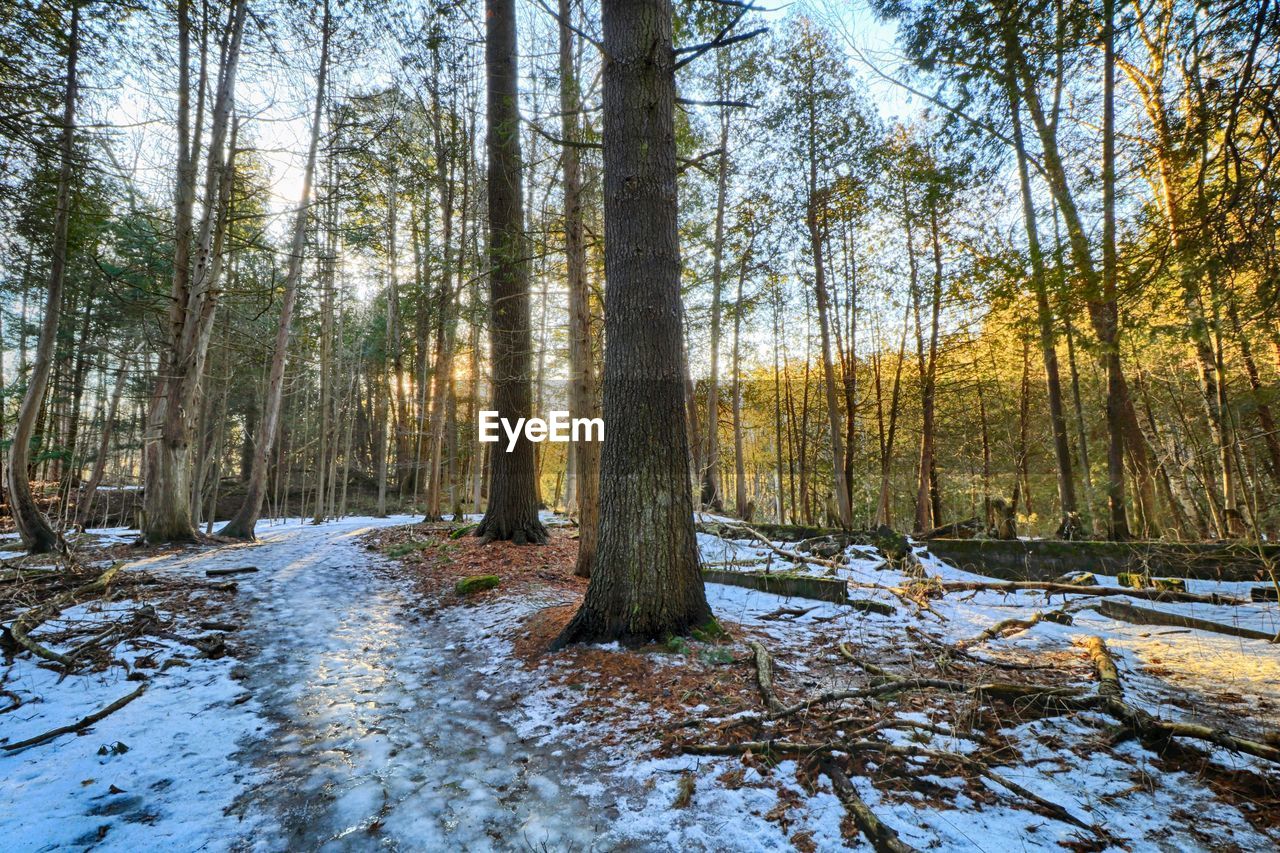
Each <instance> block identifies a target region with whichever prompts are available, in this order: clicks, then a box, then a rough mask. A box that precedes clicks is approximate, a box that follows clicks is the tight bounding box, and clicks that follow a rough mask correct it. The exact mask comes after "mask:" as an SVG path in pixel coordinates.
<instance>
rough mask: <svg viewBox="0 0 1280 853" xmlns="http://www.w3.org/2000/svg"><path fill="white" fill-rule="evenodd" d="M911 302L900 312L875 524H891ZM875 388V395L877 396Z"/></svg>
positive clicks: (882, 449) (881, 449) (881, 458)
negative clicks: (893, 481)
mask: <svg viewBox="0 0 1280 853" xmlns="http://www.w3.org/2000/svg"><path fill="white" fill-rule="evenodd" d="M910 312H911V304H910V302H909V301H908V303H907V307H906V309H905V310H904V311H903V314H902V332H901V335H900V337H899V338H898V357H897V360H896V362H895V364H894V368H893V389H892V390H891V391H890V392H889V425H888V428H887V429H886V430H885V437H884V443H883V445H882V447H881V448H880V494H879V498H878V500H877V501H876V526H877V527H879V526H881V525H891V524H893V507H892V504H891V502H890V501H891V498H892V490H891V488H890V486H891V479H890V478H891V476H892V473H893V446H894V442H895V441H896V439H897V435H898V400H899V399H900V397H901V395H902V368H903V365H904V364H906V361H907V326H908V323H909V318H910ZM878 393H879V392H878V390H877V396H878Z"/></svg>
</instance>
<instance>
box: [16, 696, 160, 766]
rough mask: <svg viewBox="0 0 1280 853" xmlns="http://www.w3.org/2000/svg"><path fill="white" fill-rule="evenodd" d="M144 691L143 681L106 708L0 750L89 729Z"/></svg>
mask: <svg viewBox="0 0 1280 853" xmlns="http://www.w3.org/2000/svg"><path fill="white" fill-rule="evenodd" d="M146 689H147V682H145V681H144V682H143V683H141V684H139V685H138V689H137V690H135V691H133V692H132V693H130V694H129V695H127V696H121V697H120V698H119V699H117V700H116V701H114V702H112V703H111V704H110V705H108V706H107V707H105V708H103V709H101V710H99V711H94V712H93V713H92V714H90V715H89V716H87V717H85V718H84V719H82V720H79V721H77V722H75V723H72V724H71V725H69V726H59V727H58V728H56V729H50V730H49V731H47V732H45V733H44V734H40V735H36V736H35V737H31V738H27V739H26V740H20V741H18V742H17V743H7V744H4V745H3V746H0V749H3V750H4V751H5V752H18V751H19V750H23V749H26V748H27V747H29V746H37V745H38V744H42V743H44V742H45V741H48V740H53V739H54V738H56V737H61V736H62V735H66V734H72V733H73V732H79V731H83V730H85V729H87V728H89V726H91V725H93V724H94V723H96V722H98V721H99V720H101V719H103V718H104V717H107V716H109V715H111V714H114V713H115V712H116V711H119V710H120V709H121V708H123V707H124V706H125V705H128V704H129V703H130V702H132V701H133V700H134V699H137V698H138V697H139V696H141V695H142V694H143V693H144V692H146Z"/></svg>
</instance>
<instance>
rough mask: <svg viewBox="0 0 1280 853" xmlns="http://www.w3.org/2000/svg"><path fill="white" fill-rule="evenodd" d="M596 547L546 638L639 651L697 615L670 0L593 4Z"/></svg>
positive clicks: (704, 610) (702, 612)
mask: <svg viewBox="0 0 1280 853" xmlns="http://www.w3.org/2000/svg"><path fill="white" fill-rule="evenodd" d="M602 17H603V20H604V48H605V53H606V55H607V56H608V57H609V60H608V61H607V62H606V63H605V66H604V166H605V180H604V184H605V193H604V213H605V250H604V251H605V281H606V290H605V340H606V341H607V342H608V345H607V347H606V350H605V368H604V420H605V423H606V424H608V428H609V434H608V437H607V440H606V441H605V443H604V448H603V452H602V456H601V468H600V539H599V543H598V549H597V552H596V566H595V569H594V571H593V572H592V574H591V583H590V584H589V585H588V587H587V593H586V597H585V598H584V600H583V603H582V607H581V609H580V610H579V611H578V613H577V615H575V616H574V618H573V620H572V621H571V622H570V623H569V625H568V626H567V627H566V628H565V630H564V633H562V634H561V635H560V637H559V638H558V639H557V641H556V645H557V646H563V645H564V644H566V643H570V642H597V641H599V642H609V641H612V640H621V641H623V642H647V641H650V640H654V639H660V638H663V637H668V636H671V635H673V634H685V633H687V632H688V631H689V630H691V629H692V628H695V627H698V626H700V625H703V624H705V623H706V622H707V621H708V620H709V619H710V618H711V609H710V607H708V606H707V600H706V594H705V592H704V591H703V587H702V574H701V572H700V571H699V568H698V547H697V539H696V535H695V533H694V528H693V502H692V499H691V495H690V493H689V487H688V479H687V476H688V468H687V465H688V459H689V453H688V444H687V434H686V431H685V430H686V422H685V400H684V395H685V390H684V380H685V376H686V368H685V365H684V363H683V361H682V358H681V341H682V339H683V313H684V309H683V306H682V304H681V301H680V241H679V234H678V231H677V221H676V144H675V120H674V113H675V88H676V87H675V56H674V52H673V50H672V46H671V29H672V11H671V3H670V0H633V1H632V2H627V3H605V4H603V6H602Z"/></svg>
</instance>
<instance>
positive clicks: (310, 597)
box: [138, 516, 600, 850]
mask: <svg viewBox="0 0 1280 853" xmlns="http://www.w3.org/2000/svg"><path fill="white" fill-rule="evenodd" d="M412 520H415V519H410V518H408V517H403V516H402V517H393V518H388V519H368V518H363V519H347V520H344V521H339V522H331V523H327V524H323V525H320V526H312V525H311V524H305V525H304V524H298V523H297V522H296V521H293V522H290V523H288V524H286V525H276V526H270V527H268V526H266V525H261V526H260V536H261V539H260V541H259V542H258V543H256V544H253V545H249V546H231V547H225V548H219V549H216V550H212V551H201V552H196V553H191V552H188V553H184V554H180V555H177V556H167V557H161V558H156V559H152V560H146V561H143V562H142V563H141V564H139V566H138V567H139V568H146V569H148V570H151V571H157V572H165V571H172V572H178V573H183V574H191V573H197V572H198V573H203V572H204V571H205V570H206V569H211V568H219V567H222V568H229V567H236V566H245V565H254V566H257V567H258V568H259V569H260V571H259V572H258V573H256V574H247V575H243V576H241V577H240V590H239V593H238V595H237V607H238V609H239V610H240V611H241V616H242V618H243V620H244V625H245V628H244V629H243V630H242V631H241V632H240V638H241V639H242V641H244V642H246V643H247V644H248V645H249V646H251V647H252V648H253V651H252V653H250V654H248V655H246V656H244V659H243V663H242V664H241V666H242V667H243V669H242V670H241V675H244V670H247V677H244V678H243V681H242V686H243V687H244V688H246V689H247V690H248V691H249V692H251V693H252V694H253V699H254V702H255V703H256V704H257V705H259V706H260V708H259V713H260V714H261V715H262V717H263V718H264V719H265V720H266V722H267V723H268V725H267V727H266V728H265V729H264V730H263V732H262V734H263V735H264V736H263V737H261V738H259V739H256V740H253V741H251V742H248V743H243V744H241V748H240V750H239V751H238V753H237V755H236V758H237V760H238V761H240V762H242V763H244V764H245V765H252V768H253V771H255V772H252V773H251V774H249V776H250V778H252V779H253V780H254V782H253V784H251V785H250V786H249V787H248V788H247V789H246V790H244V791H242V792H241V793H240V794H239V795H238V796H237V797H236V798H235V801H234V803H233V804H232V806H231V808H230V809H229V810H228V811H229V813H230V814H231V815H238V816H239V817H241V818H242V822H241V824H240V826H239V828H238V829H235V830H234V831H233V832H231V833H228V836H227V837H224V839H223V841H224V842H226V843H228V844H229V846H230V847H231V848H232V849H243V850H257V849H262V850H270V849H283V848H285V847H287V848H289V849H309V850H310V849H319V848H323V849H333V850H347V849H350V850H359V849H371V848H375V847H377V848H379V849H388V848H390V849H427V848H432V849H441V848H452V849H468V850H484V849H489V848H498V849H509V848H513V847H526V846H527V847H529V848H533V849H541V848H542V847H543V845H546V846H547V847H549V848H551V849H578V848H586V847H589V846H590V844H591V841H592V839H593V838H595V837H596V835H597V827H596V826H595V825H593V819H592V816H591V815H590V813H589V811H588V809H587V803H586V800H585V798H583V797H578V796H574V795H573V794H572V793H571V792H570V791H568V790H567V789H566V788H565V787H564V786H562V785H560V784H558V783H557V782H556V781H555V780H556V779H557V778H560V775H559V773H558V770H559V769H560V768H562V767H563V763H564V762H565V761H571V760H573V756H572V755H571V754H570V751H569V750H568V749H561V748H548V747H545V746H542V747H540V746H536V745H534V744H533V742H532V740H530V741H529V742H527V743H525V742H522V740H521V738H520V736H519V735H518V734H517V733H516V731H515V729H514V728H513V725H512V723H511V722H509V721H508V719H507V718H505V717H504V713H505V712H507V711H509V710H510V709H511V708H512V707H513V705H514V703H512V702H511V701H510V700H509V699H508V698H507V697H506V696H500V695H498V692H497V691H498V689H499V688H501V686H502V682H503V680H504V678H505V677H506V675H508V674H506V673H502V672H498V668H497V667H496V666H494V665H493V658H492V657H491V653H492V649H491V648H489V644H488V643H486V642H485V641H484V639H483V638H484V637H486V636H487V635H490V634H492V633H494V632H496V629H497V626H498V625H499V624H501V623H503V622H506V621H507V620H510V619H511V618H512V617H513V615H515V614H513V613H512V608H511V607H496V608H494V607H485V608H469V607H461V608H457V607H455V608H444V609H441V610H439V611H437V612H435V613H433V614H428V613H427V612H426V610H427V608H426V607H425V606H424V605H423V604H422V603H421V602H420V601H418V600H415V599H414V598H413V597H412V595H411V592H410V590H409V589H408V587H407V585H406V584H405V583H404V582H403V581H400V580H397V579H395V578H393V577H392V576H391V574H390V573H389V572H385V571H379V569H380V568H381V567H383V566H384V565H385V564H384V563H383V561H382V558H381V557H379V556H377V555H375V554H373V553H371V552H369V551H367V550H366V549H365V548H364V547H363V546H362V545H361V544H360V543H359V541H358V540H359V537H360V535H361V534H363V533H364V532H366V531H368V530H370V529H372V528H374V527H379V526H385V525H392V524H405V523H407V522H410V521H412ZM530 606H535V605H532V604H531V605H530ZM481 623H483V624H481ZM522 675H523V673H521V674H520V675H516V676H515V677H516V678H519V677H521V676H522ZM510 692H514V691H510ZM599 822H600V818H599V817H596V818H595V820H594V823H595V824H598V823H599ZM224 825H229V826H230V827H234V826H235V824H234V823H232V822H230V821H226V822H224Z"/></svg>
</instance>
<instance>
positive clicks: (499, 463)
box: [476, 0, 547, 545]
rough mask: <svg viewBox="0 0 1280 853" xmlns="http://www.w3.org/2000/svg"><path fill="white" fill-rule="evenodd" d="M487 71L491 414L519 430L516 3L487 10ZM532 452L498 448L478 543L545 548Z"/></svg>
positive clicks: (522, 255) (524, 367)
mask: <svg viewBox="0 0 1280 853" xmlns="http://www.w3.org/2000/svg"><path fill="white" fill-rule="evenodd" d="M485 70H486V73H487V77H488V87H487V88H488V119H489V121H488V132H487V135H486V140H485V144H486V147H487V148H488V150H489V266H490V273H489V341H490V348H491V350H492V352H491V356H490V357H491V360H492V364H493V408H494V410H496V411H497V412H498V417H499V418H504V419H506V420H507V421H509V422H510V423H512V424H515V423H516V421H518V420H519V419H520V418H528V417H530V416H531V415H532V408H533V400H532V389H531V388H530V378H531V371H532V359H531V356H532V350H533V339H532V335H531V333H530V328H529V322H530V321H529V265H528V257H527V254H528V253H527V252H526V250H525V240H524V233H523V230H522V229H523V227H524V191H523V187H522V186H521V169H522V163H521V159H520V111H519V97H520V95H519V85H518V79H519V74H518V70H517V66H516V12H515V0H486V2H485ZM534 478H535V471H534V458H533V444H532V442H530V441H529V440H528V439H526V438H525V437H524V436H523V435H521V436H520V438H519V439H518V440H517V441H516V444H515V447H514V448H512V449H511V451H510V452H508V451H507V449H506V446H505V444H504V445H502V446H500V447H498V446H495V449H494V452H493V458H492V460H491V462H490V480H489V505H488V507H487V508H486V511H485V515H484V518H483V519H482V520H481V521H480V524H479V526H477V527H476V535H477V536H479V537H481V538H482V539H484V540H485V541H486V542H491V541H493V540H496V539H504V540H511V541H512V542H515V543H516V544H518V545H523V544H526V543H530V542H535V543H539V544H541V543H543V542H545V541H546V540H547V530H546V528H545V527H543V525H542V522H541V521H539V519H538V488H537V483H536V482H535V479H534Z"/></svg>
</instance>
